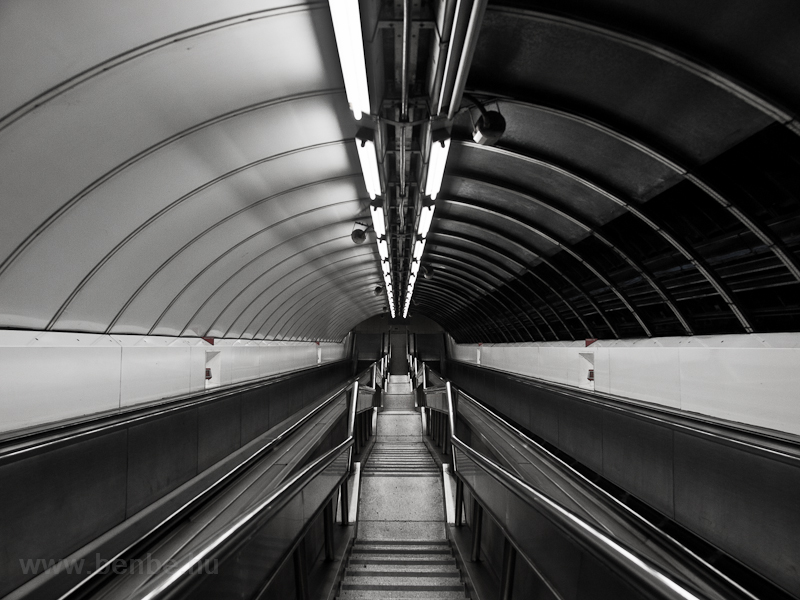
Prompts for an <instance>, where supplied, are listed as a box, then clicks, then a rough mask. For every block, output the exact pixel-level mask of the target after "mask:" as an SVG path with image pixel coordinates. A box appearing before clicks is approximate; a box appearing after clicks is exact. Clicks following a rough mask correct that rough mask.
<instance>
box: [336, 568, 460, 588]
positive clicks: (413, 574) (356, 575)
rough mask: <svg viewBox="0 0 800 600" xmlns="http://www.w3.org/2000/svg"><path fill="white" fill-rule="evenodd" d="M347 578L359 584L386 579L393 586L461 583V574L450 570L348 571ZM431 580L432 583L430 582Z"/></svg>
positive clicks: (349, 581)
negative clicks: (364, 581) (363, 580)
mask: <svg viewBox="0 0 800 600" xmlns="http://www.w3.org/2000/svg"><path fill="white" fill-rule="evenodd" d="M345 577H346V578H347V579H346V581H347V583H359V581H360V580H362V579H365V580H366V579H370V580H374V579H385V580H386V581H387V583H391V584H392V585H403V584H405V583H410V584H411V585H416V584H415V583H414V582H417V583H418V584H419V585H423V584H424V585H439V582H445V583H448V584H449V585H455V584H454V583H453V582H451V581H449V580H451V579H455V580H456V583H458V582H460V581H461V573H459V572H458V570H456V569H449V570H447V571H418V570H416V569H408V568H406V569H404V570H400V569H398V570H395V571H389V570H386V569H383V570H381V571H378V570H374V569H369V570H367V569H348V570H347V571H346V572H345ZM429 579H430V581H428V580H429ZM356 580H359V581H356ZM406 580H408V581H406ZM431 582H433V583H431Z"/></svg>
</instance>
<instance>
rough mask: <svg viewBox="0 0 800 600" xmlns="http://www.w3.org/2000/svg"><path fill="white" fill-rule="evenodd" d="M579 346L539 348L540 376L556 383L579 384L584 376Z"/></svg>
mask: <svg viewBox="0 0 800 600" xmlns="http://www.w3.org/2000/svg"><path fill="white" fill-rule="evenodd" d="M578 352H579V349H578V348H558V347H549V346H548V347H544V346H543V347H541V348H539V375H538V376H539V377H541V378H542V379H546V380H548V381H555V382H556V383H564V384H567V385H578V382H579V381H580V379H581V376H582V374H583V373H582V370H581V368H580V367H581V362H580V356H578Z"/></svg>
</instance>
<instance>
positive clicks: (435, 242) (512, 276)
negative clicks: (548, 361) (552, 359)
mask: <svg viewBox="0 0 800 600" xmlns="http://www.w3.org/2000/svg"><path fill="white" fill-rule="evenodd" d="M448 237H452V238H457V239H460V240H462V241H465V242H468V243H470V244H473V245H475V246H477V247H479V248H481V249H482V250H484V251H485V250H487V249H488V248H487V247H486V246H482V247H481V246H480V245H479V244H478V243H477V242H472V241H471V240H468V239H467V238H458V237H457V236H454V235H451V234H441V233H438V234H435V236H434V237H432V238H431V241H430V248H431V250H429V252H431V254H436V255H440V256H447V255H446V254H440V253H436V251H435V249H439V248H440V249H445V250H451V251H455V252H460V253H466V252H465V251H464V250H462V249H460V248H458V246H454V245H453V244H451V243H450V244H448V243H446V242H442V241H441V239H440V238H448ZM498 254H499V252H498ZM473 256H474V257H475V258H478V259H479V260H481V261H483V262H486V263H488V264H489V265H490V266H491V268H492V269H497V270H499V271H503V272H504V273H506V274H507V275H508V276H509V277H508V278H507V279H505V280H503V281H504V284H505V285H506V287H507V288H508V289H509V290H511V291H513V292H514V294H516V295H517V296H518V297H519V299H520V300H521V301H522V302H525V303H526V304H527V305H528V306H529V307H530V308H531V310H533V312H535V313H536V315H537V316H538V317H539V318H540V319H541V321H542V323H543V324H544V325H545V326H546V327H547V328H548V329H549V330H550V333H551V334H552V335H553V339H554V340H557V339H558V334H557V333H556V331H555V329H553V326H552V325H551V323H550V321H549V320H548V319H546V318H545V316H544V315H543V314H542V312H541V311H540V310H539V308H538V307H537V306H536V305H535V304H533V303H532V302H531V301H530V299H529V298H527V297H526V296H525V295H524V294H521V293H520V292H519V291H518V290H517V289H516V288H515V286H514V285H512V284H511V282H513V283H514V284H518V285H521V286H522V287H523V288H524V289H525V291H526V292H528V293H529V294H531V295H532V296H535V297H536V298H537V299H538V300H539V301H540V302H541V303H542V304H544V305H545V306H546V307H547V308H548V309H549V310H550V312H552V313H553V316H555V317H556V319H557V320H558V321H559V322H560V323H561V325H562V326H563V327H564V330H565V331H566V333H567V335H569V336H570V337H571V338H572V339H573V340H574V339H575V336H574V335H573V333H572V330H571V329H570V328H569V327H568V326H567V324H566V323H565V322H564V321H563V320H562V319H561V316H560V315H559V314H558V312H556V311H555V310H554V309H553V307H552V306H551V305H550V304H549V303H548V302H547V301H546V300H545V299H544V298H542V296H540V295H539V294H538V293H537V292H536V291H535V290H533V289H532V288H531V287H530V286H528V284H527V283H525V282H524V281H523V280H522V279H521V278H519V277H518V274H517V273H515V272H513V271H511V270H510V269H508V268H507V267H506V266H505V265H504V264H503V263H501V262H500V261H497V260H494V259H491V258H488V257H487V256H485V255H483V254H474V253H473ZM503 256H504V255H503ZM504 258H505V259H506V260H512V261H513V262H516V260H514V259H510V258H508V257H506V256H504ZM457 260H459V261H460V262H461V263H462V264H466V265H470V266H471V267H474V269H475V270H476V271H480V269H481V267H479V266H478V265H477V264H475V262H474V261H473V260H466V259H464V258H463V257H458V259H457ZM517 264H518V265H519V266H520V267H521V270H522V271H523V272H524V271H526V270H527V269H526V267H525V265H523V264H521V263H517ZM528 318H529V320H530V321H531V323H533V324H534V327H536V329H537V330H538V331H539V332H540V334H541V330H540V329H539V327H538V325H537V324H536V321H534V320H533V318H531V317H530V315H528ZM542 339H547V336H545V335H542Z"/></svg>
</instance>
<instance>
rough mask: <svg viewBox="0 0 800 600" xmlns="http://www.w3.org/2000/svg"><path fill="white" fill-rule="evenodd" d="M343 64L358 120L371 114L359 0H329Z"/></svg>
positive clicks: (343, 74) (340, 58)
mask: <svg viewBox="0 0 800 600" xmlns="http://www.w3.org/2000/svg"><path fill="white" fill-rule="evenodd" d="M328 4H329V5H330V8H331V18H332V20H333V31H334V33H335V34H336V46H337V48H338V49H339V62H340V63H341V65H342V76H343V77H344V89H345V91H346V92H347V102H349V104H350V110H352V111H353V116H355V118H356V119H357V120H358V119H360V118H361V115H362V114H363V113H366V114H370V104H369V88H368V87H367V64H366V61H365V60H364V41H363V38H362V35H361V11H360V10H359V7H358V0H328Z"/></svg>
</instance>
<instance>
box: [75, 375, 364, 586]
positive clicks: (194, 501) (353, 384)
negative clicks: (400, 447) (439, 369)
mask: <svg viewBox="0 0 800 600" xmlns="http://www.w3.org/2000/svg"><path fill="white" fill-rule="evenodd" d="M370 368H371V367H367V368H366V369H364V370H362V371H361V372H359V373H358V374H357V375H355V376H354V377H351V378H350V379H349V380H348V381H347V383H345V384H344V385H342V386H340V387H339V388H337V389H336V391H335V392H333V393H331V394H330V395H329V396H328V397H327V398H326V399H325V400H324V401H323V402H321V403H320V404H319V405H317V406H316V407H315V408H313V409H312V410H311V411H309V412H308V413H306V414H305V415H303V416H302V417H301V418H300V419H299V420H298V421H296V422H294V423H293V424H292V425H290V426H289V427H288V428H286V429H285V430H284V431H282V432H281V433H279V434H278V435H277V436H276V437H274V438H273V439H271V440H269V441H268V442H267V443H266V444H264V445H262V446H260V447H259V448H257V449H255V450H254V451H253V452H252V453H251V454H250V455H249V456H248V457H247V458H245V459H244V460H243V461H241V462H240V463H238V464H237V465H235V466H234V467H232V468H231V469H229V470H228V471H227V472H225V473H223V474H222V475H221V476H220V477H218V478H217V479H216V480H215V481H214V482H213V483H211V484H210V485H209V486H207V487H205V488H204V489H203V490H202V491H200V492H198V493H197V494H196V495H194V496H193V497H192V498H190V499H188V500H187V501H186V502H184V503H183V504H181V506H179V507H178V508H176V509H175V510H174V511H172V512H171V513H170V514H169V515H167V516H166V517H165V518H164V519H162V520H161V521H159V523H157V524H156V525H154V526H153V527H152V528H151V529H150V530H149V531H147V532H146V533H145V534H144V535H142V536H141V537H140V538H139V540H137V541H136V542H134V543H133V544H130V545H128V546H126V547H125V548H124V549H123V550H121V551H119V552H118V553H117V554H115V555H114V557H113V558H112V559H111V560H110V561H109V563H113V562H114V561H116V560H117V559H119V558H120V557H122V556H124V555H125V554H126V553H128V552H129V551H130V550H131V549H132V548H133V547H135V546H136V545H138V544H139V542H140V541H141V540H142V539H146V538H148V537H150V536H152V535H153V534H154V533H156V532H158V531H159V530H161V529H162V528H163V527H164V526H166V525H167V524H168V523H170V522H171V521H173V520H175V519H177V518H179V517H180V516H181V515H183V514H185V513H186V512H187V511H189V510H191V509H192V508H193V507H194V506H198V505H199V504H200V503H201V502H203V501H204V500H205V499H206V498H207V497H210V496H213V495H214V494H215V493H216V492H218V491H219V490H220V489H222V488H223V487H224V486H225V485H228V484H229V483H230V482H231V481H232V480H233V479H235V478H236V477H237V476H238V475H240V474H241V473H242V472H244V471H246V470H247V469H248V468H250V467H251V466H252V465H253V464H255V463H256V462H257V461H258V460H260V459H262V458H263V457H264V456H265V455H267V454H268V453H269V452H271V451H272V449H273V447H274V446H276V445H277V444H279V443H281V442H282V441H284V440H285V439H286V438H287V437H289V436H291V435H293V434H294V433H295V432H297V431H298V430H299V429H300V428H301V427H303V426H304V425H305V424H306V423H308V422H309V421H310V420H311V419H312V418H314V416H316V415H317V414H318V413H320V412H321V411H323V410H324V409H325V408H327V407H328V406H329V405H331V404H332V403H333V402H335V401H336V400H338V399H339V398H340V397H341V394H342V393H343V392H345V391H346V390H347V389H348V388H354V389H355V390H356V394H357V390H358V386H359V380H360V379H361V378H362V377H363V376H364V374H365V373H367V372H368V371H369V369H370ZM349 419H350V417H349V416H348V434H349V435H348V438H347V439H346V440H345V442H347V441H348V440H349V441H350V442H352V441H353V436H352V431H353V427H352V426H351V424H350V421H349ZM343 443H344V442H343ZM347 470H348V472H349V471H351V470H352V453H351V455H350V457H349V459H348V468H347ZM101 573H102V571H101V570H99V569H98V570H95V571H94V572H93V573H91V574H90V575H88V576H87V577H86V578H84V579H82V580H81V581H80V582H78V583H77V584H76V585H75V586H74V587H72V588H71V589H70V590H69V591H67V592H66V593H64V594H63V595H62V598H66V597H69V596H70V595H72V594H74V593H75V592H76V591H78V590H79V589H80V588H82V587H84V586H85V585H87V584H88V583H90V582H91V581H92V580H93V579H94V578H95V577H98V576H100V575H101Z"/></svg>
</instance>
